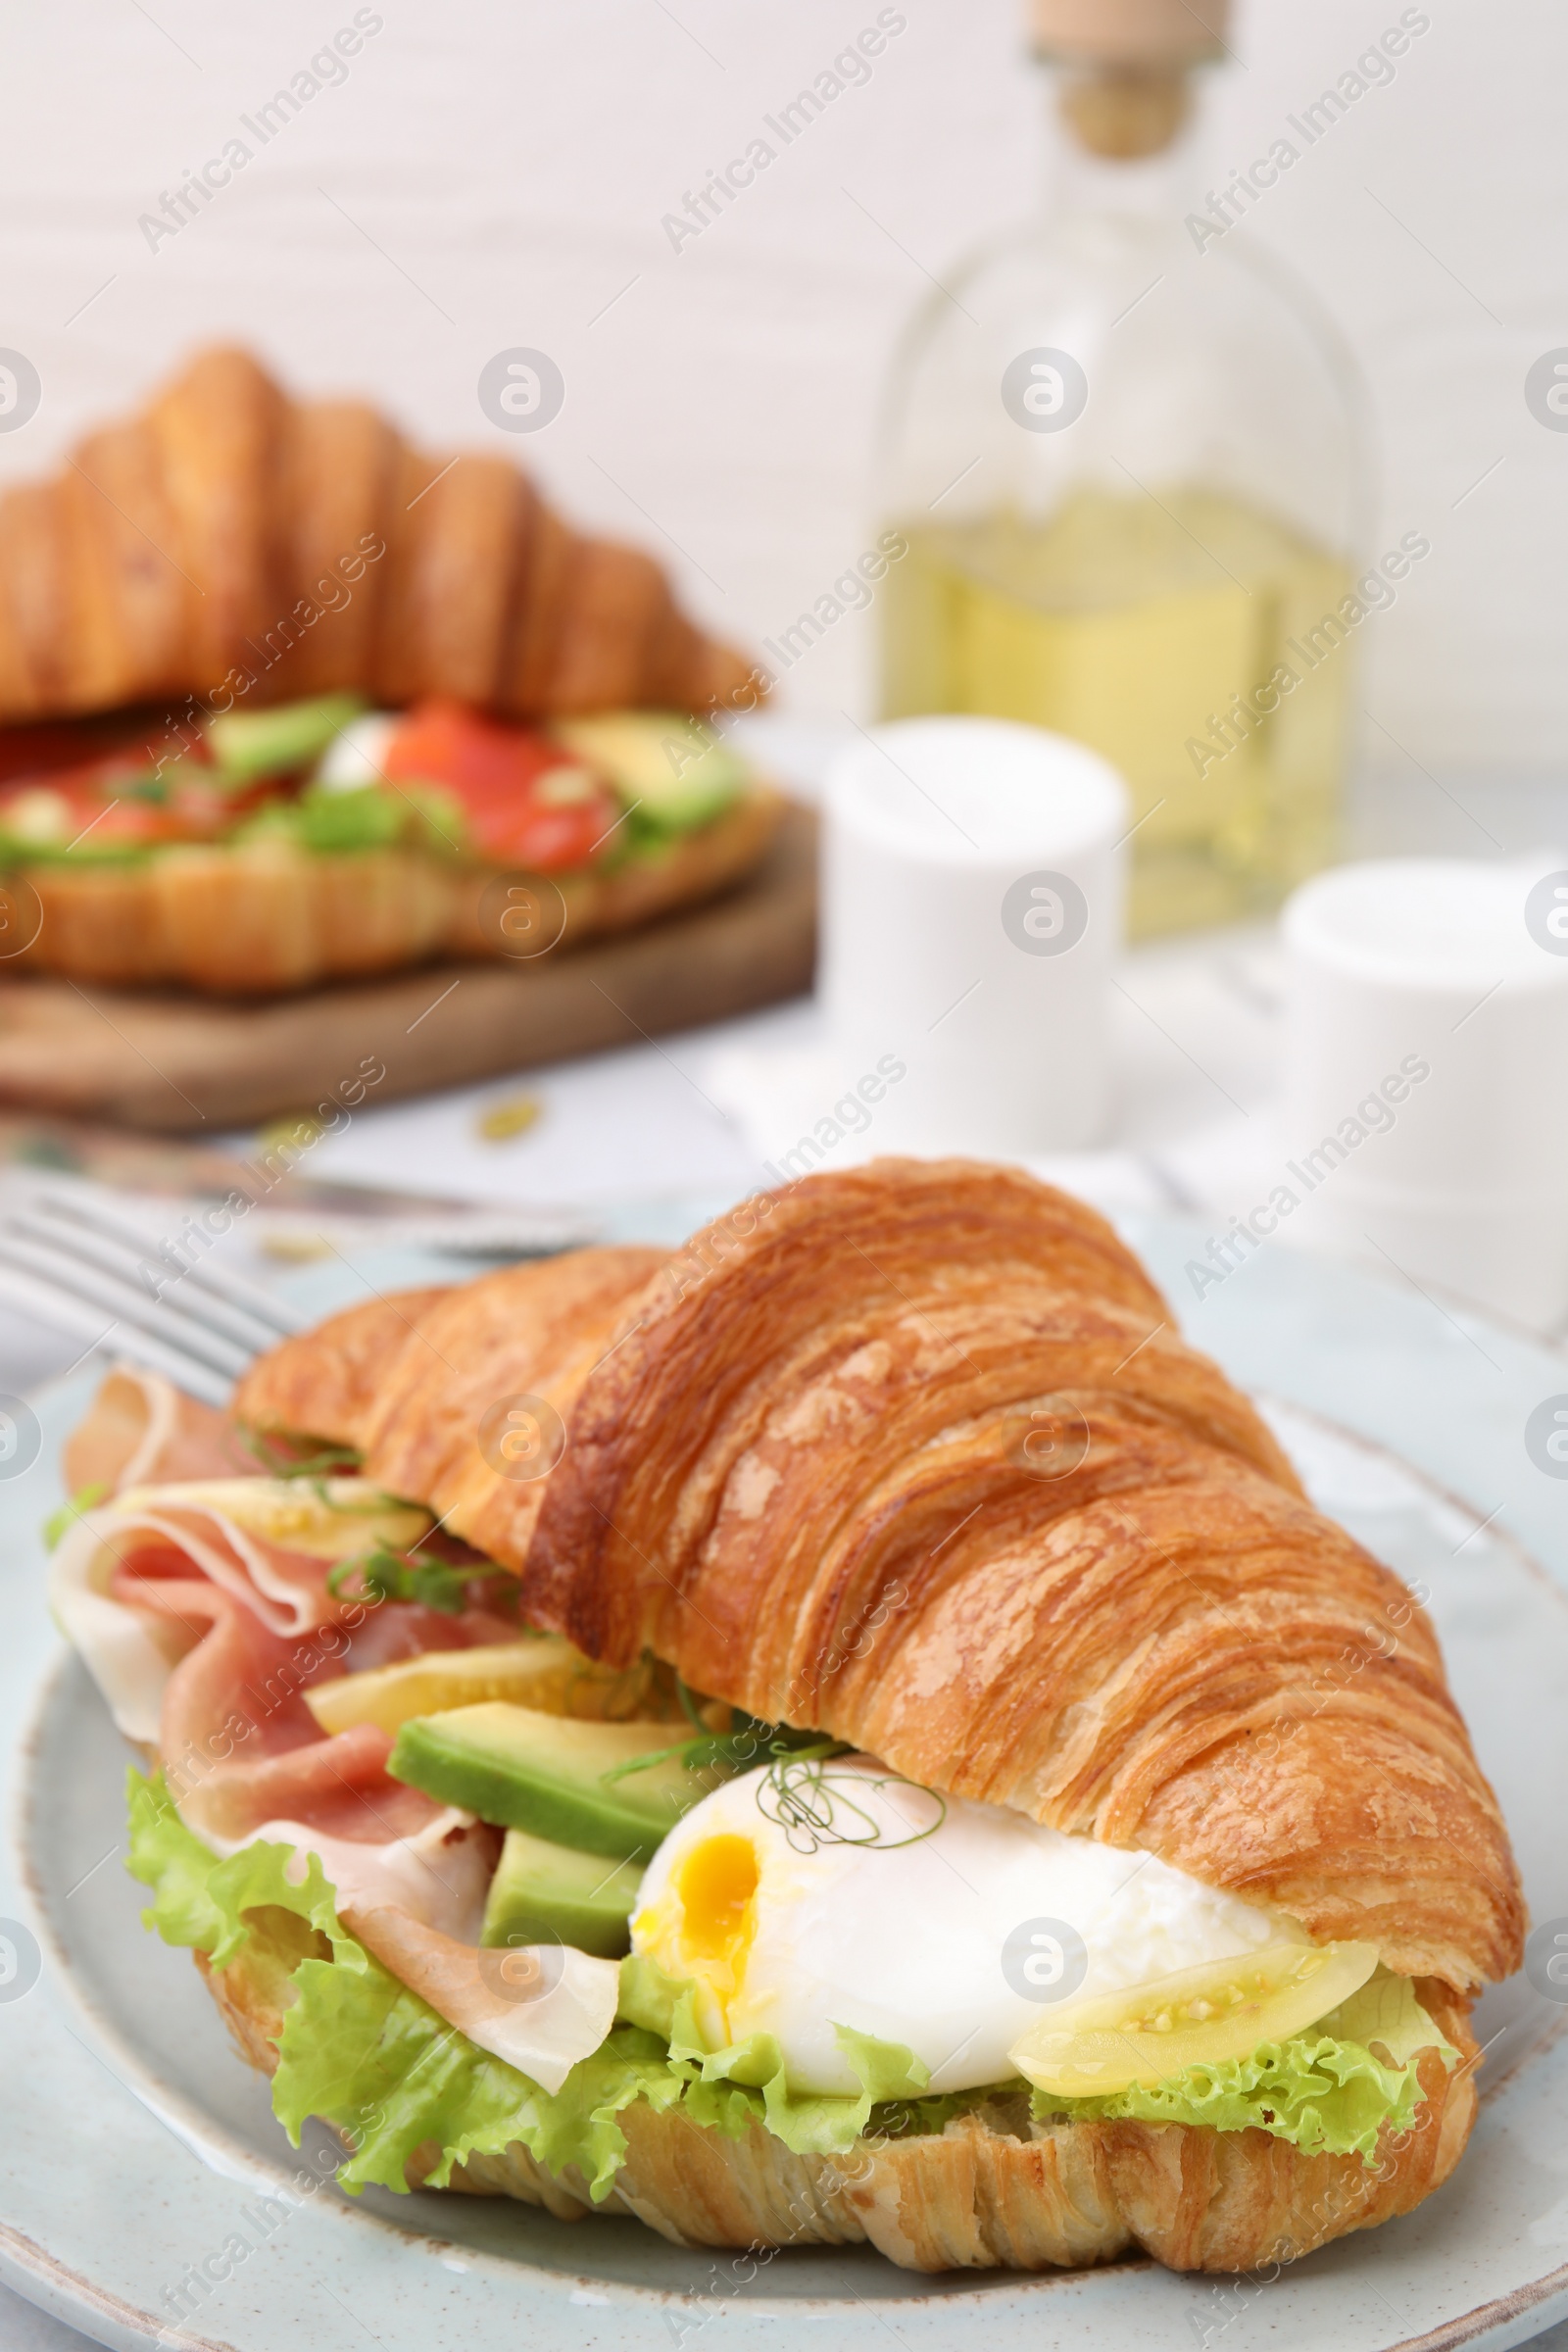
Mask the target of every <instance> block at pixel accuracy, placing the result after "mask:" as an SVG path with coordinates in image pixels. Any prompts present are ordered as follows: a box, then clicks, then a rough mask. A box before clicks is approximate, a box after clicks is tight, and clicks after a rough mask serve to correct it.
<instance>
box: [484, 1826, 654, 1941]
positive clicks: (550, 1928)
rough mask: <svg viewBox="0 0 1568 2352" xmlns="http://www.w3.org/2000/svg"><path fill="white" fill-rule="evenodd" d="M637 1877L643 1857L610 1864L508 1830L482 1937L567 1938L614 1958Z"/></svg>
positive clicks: (625, 1936) (626, 1936)
mask: <svg viewBox="0 0 1568 2352" xmlns="http://www.w3.org/2000/svg"><path fill="white" fill-rule="evenodd" d="M642 1882H643V1869H642V1864H641V1863H640V1862H607V1861H606V1859H605V1857H604V1855H603V1854H584V1853H580V1852H579V1851H578V1850H577V1849H576V1848H575V1847H573V1846H569V1845H554V1844H552V1843H551V1841H550V1840H549V1838H533V1837H530V1836H529V1834H528V1832H527V1831H526V1830H509V1831H508V1832H507V1841H506V1843H505V1845H504V1846H503V1847H502V1849H501V1860H500V1863H499V1864H498V1866H497V1869H496V1875H495V1877H494V1878H493V1879H492V1880H491V1882H490V1899H489V1901H488V1902H487V1903H486V1904H485V1907H484V1928H483V1931H482V1933H481V1935H480V1937H479V1941H480V1942H481V1943H503V1944H504V1943H569V1944H571V1945H572V1946H573V1947H574V1948H575V1949H576V1950H577V1951H579V1952H592V1953H594V1954H595V1956H596V1957H597V1958H599V1959H601V1960H618V1959H619V1958H620V1956H621V1954H622V1953H623V1952H625V1951H628V1950H629V1949H630V1946H631V1930H630V1926H629V1924H628V1923H629V1922H630V1919H631V1914H632V1909H633V1906H634V1905H635V1903H636V1901H637V1890H638V1888H639V1887H641V1885H642Z"/></svg>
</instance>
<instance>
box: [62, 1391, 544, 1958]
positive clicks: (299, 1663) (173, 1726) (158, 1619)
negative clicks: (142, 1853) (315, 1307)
mask: <svg viewBox="0 0 1568 2352" xmlns="http://www.w3.org/2000/svg"><path fill="white" fill-rule="evenodd" d="M164 1387H167V1384H159V1383H157V1382H156V1381H155V1380H154V1379H152V1378H149V1377H145V1376H142V1375H135V1376H130V1375H123V1374H118V1373H117V1374H112V1375H111V1376H110V1379H109V1381H107V1382H106V1383H105V1388H104V1391H102V1392H100V1397H99V1401H98V1405H97V1406H96V1407H95V1408H94V1413H93V1414H92V1415H91V1416H89V1420H88V1423H86V1424H84V1425H83V1426H84V1430H86V1431H91V1432H92V1433H93V1435H92V1442H91V1445H90V1446H87V1447H86V1448H85V1450H84V1451H83V1452H81V1453H78V1457H77V1459H76V1460H74V1461H73V1464H72V1466H71V1474H72V1476H73V1477H76V1476H78V1475H79V1474H80V1472H81V1470H82V1469H84V1468H88V1467H90V1468H91V1469H92V1470H93V1471H94V1472H95V1473H96V1474H97V1476H98V1479H99V1480H100V1482H101V1483H107V1484H112V1485H115V1486H116V1487H117V1488H118V1490H119V1492H118V1495H117V1498H116V1499H115V1500H113V1501H110V1502H107V1503H103V1504H100V1505H98V1506H96V1507H94V1508H92V1509H90V1510H88V1511H85V1512H84V1513H83V1514H82V1515H81V1517H80V1518H79V1519H77V1520H76V1522H75V1523H74V1524H73V1526H72V1528H71V1529H70V1530H69V1532H68V1533H67V1535H66V1537H65V1539H64V1541H63V1542H62V1543H61V1544H60V1546H59V1548H58V1550H57V1551H56V1553H55V1556H54V1561H53V1563H52V1567H51V1579H50V1596H51V1603H52V1605H53V1608H54V1611H55V1614H56V1617H57V1619H58V1621H59V1622H60V1624H61V1627H62V1630H63V1631H64V1632H65V1633H66V1634H67V1635H68V1637H69V1638H70V1639H71V1640H72V1641H73V1642H74V1644H75V1646H76V1647H77V1649H78V1650H79V1651H80V1653H81V1655H82V1657H83V1659H84V1660H85V1662H86V1664H87V1666H88V1668H89V1670H90V1671H91V1673H92V1674H93V1676H94V1678H95V1679H96V1680H97V1682H98V1684H99V1686H100V1688H101V1689H102V1691H103V1692H104V1695H105V1697H106V1698H107V1699H108V1701H109V1704H110V1706H111V1709H112V1711H113V1713H114V1717H115V1720H116V1722H117V1724H118V1725H119V1727H120V1729H121V1730H122V1731H123V1733H124V1734H125V1736H126V1737H127V1738H128V1739H130V1740H135V1741H136V1742H138V1743H139V1744H140V1745H142V1746H143V1747H144V1748H147V1749H151V1750H155V1751H156V1753H157V1755H158V1758H159V1760H160V1761H161V1763H162V1765H163V1768H164V1772H165V1775H166V1779H167V1781H168V1786H169V1789H170V1793H171V1794H172V1797H173V1799H174V1803H175V1805H176V1807H177V1809H178V1811H179V1813H180V1816H181V1818H182V1819H183V1820H184V1821H185V1822H186V1824H187V1825H188V1827H189V1828H191V1829H192V1830H193V1831H194V1832H195V1833H196V1835H197V1836H198V1837H200V1838H203V1839H204V1840H205V1841H206V1842H207V1843H208V1844H210V1845H211V1846H212V1847H213V1848H214V1850H215V1851H216V1852H218V1853H220V1854H228V1853H231V1852H233V1851H235V1850H236V1849H237V1848H238V1847H239V1846H241V1845H244V1844H248V1843H250V1842H252V1841H253V1840H255V1839H258V1838H268V1839H272V1840H275V1841H276V1842H278V1843H282V1844H288V1845H291V1846H293V1847H294V1848H295V1850H296V1854H297V1856H298V1862H297V1868H298V1870H299V1871H300V1872H301V1873H302V1874H303V1871H304V1867H305V1856H306V1854H308V1853H310V1852H315V1853H318V1854H319V1856H320V1859H321V1865H322V1868H323V1870H324V1871H325V1872H326V1874H327V1877H328V1878H329V1879H330V1880H331V1882H332V1884H333V1886H334V1887H336V1888H337V1889H338V1890H339V1894H340V1896H341V1899H342V1900H343V1901H345V1902H349V1901H352V1902H355V1903H359V1904H364V1905H366V1906H368V1907H371V1908H377V1907H388V1906H390V1907H393V1908H395V1909H396V1910H397V1911H398V1913H399V1914H400V1915H401V1916H403V1917H406V1918H408V1919H411V1920H412V1921H414V1922H415V1923H416V1924H417V1926H418V1927H419V1928H421V1929H423V1930H426V1931H428V1932H431V1933H439V1934H441V1935H443V1936H447V1937H450V1938H453V1939H455V1940H456V1941H458V1942H460V1943H466V1944H471V1943H473V1942H475V1941H476V1940H477V1937H478V1934H479V1925H480V1919H481V1916H482V1912H483V1905H484V1897H485V1891H486V1888H487V1886H488V1882H489V1879H490V1876H491V1873H492V1871H493V1869H494V1865H495V1859H496V1854H497V1850H498V1846H499V1837H498V1834H497V1833H496V1832H495V1831H493V1830H491V1829H488V1828H486V1827H484V1826H483V1825H482V1824H479V1823H477V1822H475V1821H474V1820H473V1819H472V1817H471V1816H470V1815H467V1814H465V1813H461V1812H458V1811H456V1810H454V1809H453V1808H451V1807H442V1806H439V1805H437V1804H435V1803H434V1802H432V1801H431V1800H430V1799H429V1798H427V1797H425V1796H423V1795H421V1794H420V1793H419V1792H418V1791H417V1789H409V1788H406V1787H405V1786H404V1785H403V1784H402V1783H401V1782H398V1781H394V1780H393V1779H391V1777H390V1776H389V1774H388V1773H387V1770H386V1760H387V1757H388V1754H389V1753H390V1750H391V1744H392V1742H391V1740H390V1737H389V1735H388V1734H387V1733H386V1732H385V1731H383V1730H381V1729H379V1728H378V1727H377V1726H375V1725H371V1724H359V1725H356V1726H354V1727H352V1728H351V1729H349V1730H347V1731H343V1732H339V1733H337V1734H335V1735H334V1736H332V1737H323V1736H322V1733H321V1731H320V1729H319V1725H318V1724H317V1721H316V1718H315V1717H314V1716H313V1714H312V1713H311V1710H310V1708H309V1706H308V1705H307V1704H306V1701H305V1698H304V1692H305V1691H307V1690H308V1689H309V1688H310V1687H311V1685H312V1684H313V1683H315V1682H318V1681H320V1680H324V1679H326V1678H327V1677H331V1676H337V1675H341V1674H343V1673H345V1672H347V1671H350V1670H354V1669H359V1668H364V1667H370V1666H377V1665H384V1664H386V1663H388V1662H390V1661H391V1660H393V1659H396V1658H402V1657H409V1656H414V1655H417V1654H419V1653H421V1652H424V1651H427V1650H434V1649H464V1648H468V1647H471V1646H473V1645H475V1644H479V1643H487V1642H497V1641H506V1640H508V1639H509V1638H515V1634H516V1631H517V1628H516V1624H515V1620H513V1619H511V1618H508V1617H505V1616H502V1615H501V1614H499V1613H498V1612H496V1611H494V1610H490V1609H485V1608H480V1607H471V1606H470V1607H467V1608H465V1609H464V1610H463V1611H462V1612H461V1613H457V1614H451V1613H447V1612H444V1611H437V1610H435V1609H432V1608H428V1607H423V1606H419V1605H416V1604H413V1603H409V1602H403V1601H395V1600H383V1601H381V1602H379V1603H375V1602H372V1601H371V1600H369V1599H368V1598H366V1597H364V1596H363V1594H362V1595H361V1596H356V1593H354V1592H350V1593H333V1592H332V1591H331V1590H330V1586H329V1578H330V1577H331V1574H332V1569H333V1564H334V1563H333V1558H332V1556H330V1555H331V1554H332V1552H333V1551H334V1550H335V1551H336V1553H337V1554H338V1556H340V1557H344V1558H354V1557H357V1556H360V1554H361V1553H363V1551H364V1550H365V1549H366V1548H368V1544H369V1543H370V1542H371V1541H372V1540H373V1539H374V1538H375V1537H376V1535H377V1533H378V1532H379V1534H380V1536H381V1538H382V1540H386V1541H390V1542H392V1543H393V1544H394V1546H395V1547H397V1548H403V1547H405V1546H406V1545H407V1544H410V1543H413V1542H417V1541H418V1540H420V1535H421V1531H425V1530H428V1527H429V1519H428V1514H427V1513H425V1512H423V1511H420V1510H412V1509H411V1508H410V1506H408V1505H403V1504H398V1503H396V1502H395V1501H391V1500H389V1499H388V1498H386V1497H384V1496H380V1495H377V1493H376V1491H375V1490H374V1489H373V1488H371V1487H369V1486H368V1484H366V1483H365V1482H347V1481H330V1482H327V1483H326V1485H325V1486H324V1487H319V1486H318V1485H317V1483H316V1482H306V1481H300V1482H295V1483H294V1484H293V1485H291V1486H282V1485H279V1484H278V1483H277V1482H273V1481H270V1480H266V1479H263V1480H262V1481H261V1482H260V1483H259V1484H252V1483H251V1474H253V1473H254V1471H255V1465H254V1464H249V1465H247V1469H246V1472H245V1473H243V1474H242V1473H241V1472H240V1470H239V1468H238V1466H237V1464H236V1463H235V1461H234V1459H233V1458H232V1454H231V1453H230V1452H229V1451H228V1450H227V1448H226V1432H225V1433H223V1434H222V1435H220V1433H219V1432H216V1431H215V1430H214V1429H213V1428H212V1427H211V1425H210V1424H209V1423H208V1422H207V1421H206V1420H205V1418H204V1415H205V1408H204V1407H201V1406H195V1407H191V1408H190V1410H189V1411H188V1412H187V1410H186V1409H185V1408H186V1407H187V1406H188V1404H189V1400H188V1399H185V1398H180V1397H177V1396H175V1395H174V1393H173V1392H172V1391H171V1392H170V1393H169V1396H164V1395H162V1394H161V1393H160V1390H161V1389H162V1388H164ZM171 1397H173V1403H172V1404H171V1401H170V1399H171ZM214 1418H215V1419H216V1416H215V1417H214ZM175 1465H177V1466H178V1467H179V1468H181V1469H182V1470H183V1471H184V1473H185V1475H184V1476H183V1478H181V1479H179V1480H177V1481H175V1480H171V1479H170V1478H169V1477H168V1476H167V1473H168V1471H169V1469H170V1468H171V1467H172V1466H175ZM242 1475H243V1476H244V1477H245V1484H244V1485H242V1486H236V1481H237V1479H239V1478H240V1477H241V1476H242ZM149 1479H151V1480H152V1481H154V1482H156V1483H149ZM362 1497H363V1499H362ZM278 1529H283V1530H285V1531H287V1532H288V1533H290V1534H292V1535H293V1536H294V1537H295V1539H296V1541H295V1544H293V1545H291V1544H288V1543H286V1542H280V1541H278V1540H277V1539H276V1535H275V1533H268V1532H263V1531H264V1530H273V1531H275V1530H278ZM347 1581H348V1583H349V1584H351V1585H353V1586H355V1587H356V1588H358V1587H359V1585H360V1580H359V1579H358V1578H350V1579H349V1580H347Z"/></svg>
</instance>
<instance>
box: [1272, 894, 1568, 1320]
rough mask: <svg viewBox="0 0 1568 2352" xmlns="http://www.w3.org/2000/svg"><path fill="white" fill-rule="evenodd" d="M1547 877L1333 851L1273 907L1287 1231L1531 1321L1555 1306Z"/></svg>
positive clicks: (1561, 1301) (1559, 1284)
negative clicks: (1283, 977) (1293, 1209)
mask: <svg viewBox="0 0 1568 2352" xmlns="http://www.w3.org/2000/svg"><path fill="white" fill-rule="evenodd" d="M1559 879H1560V881H1561V882H1562V884H1563V887H1564V898H1565V902H1568V874H1564V875H1562V876H1561V877H1559ZM1552 881H1553V877H1552V876H1550V875H1543V874H1542V873H1541V872H1540V870H1539V868H1527V867H1525V866H1522V865H1514V864H1502V863H1496V864H1492V863H1485V862H1481V861H1479V860H1478V861H1464V860H1459V859H1453V858H1390V859H1386V860H1378V861H1375V862H1370V863H1367V864H1363V865H1349V866H1340V867H1337V868H1335V869H1334V870H1333V871H1331V872H1329V873H1326V874H1320V875H1319V876H1318V877H1317V878H1316V880H1314V881H1311V882H1308V883H1306V884H1305V885H1304V886H1303V887H1302V888H1301V889H1300V890H1299V891H1298V892H1297V893H1296V895H1295V897H1294V898H1293V899H1292V900H1291V902H1290V904H1289V906H1288V907H1286V910H1285V916H1284V925H1283V929H1284V940H1285V948H1286V968H1287V983H1286V1001H1287V1086H1286V1113H1285V1115H1286V1127H1287V1150H1288V1152H1290V1154H1291V1161H1290V1162H1288V1165H1289V1164H1294V1166H1295V1168H1296V1169H1297V1171H1298V1172H1299V1179H1300V1182H1299V1189H1300V1191H1301V1193H1302V1195H1303V1198H1302V1203H1301V1209H1300V1211H1299V1213H1298V1214H1296V1215H1294V1216H1293V1217H1292V1219H1291V1230H1292V1233H1293V1236H1294V1238H1297V1239H1301V1240H1306V1241H1313V1242H1317V1243H1320V1244H1322V1245H1324V1246H1327V1247H1331V1248H1334V1249H1337V1250H1342V1251H1350V1252H1353V1253H1354V1254H1356V1255H1358V1256H1361V1257H1364V1258H1366V1259H1368V1260H1369V1261H1370V1262H1371V1263H1372V1264H1374V1265H1378V1264H1381V1265H1382V1266H1383V1268H1384V1270H1385V1271H1386V1272H1393V1273H1397V1274H1399V1275H1402V1276H1404V1277H1405V1278H1406V1279H1407V1280H1409V1281H1410V1282H1412V1283H1415V1284H1417V1285H1420V1286H1426V1285H1429V1284H1435V1285H1437V1286H1439V1287H1440V1288H1441V1289H1444V1290H1446V1291H1450V1292H1454V1293H1457V1294H1458V1295H1459V1296H1461V1297H1464V1298H1468V1299H1474V1300H1476V1301H1477V1302H1478V1303H1479V1304H1481V1305H1484V1306H1490V1307H1492V1308H1494V1309H1495V1310H1496V1311H1497V1312H1499V1313H1502V1314H1504V1315H1507V1316H1508V1317H1509V1318H1510V1319H1511V1320H1513V1321H1516V1322H1520V1323H1524V1324H1527V1325H1530V1326H1532V1327H1534V1328H1535V1329H1538V1330H1543V1331H1549V1330H1552V1329H1554V1328H1555V1327H1556V1325H1557V1324H1558V1323H1559V1322H1560V1321H1561V1320H1562V1318H1563V1317H1564V1315H1568V926H1563V925H1561V924H1560V923H1558V924H1557V925H1556V927H1555V928H1554V927H1553V924H1554V913H1555V903H1554V902H1553V901H1552V896H1551V893H1552ZM1294 1181H1296V1180H1295V1179H1294V1178H1293V1182H1294ZM1308 1187H1310V1190H1308Z"/></svg>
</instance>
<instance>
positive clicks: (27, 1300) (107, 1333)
mask: <svg viewBox="0 0 1568 2352" xmlns="http://www.w3.org/2000/svg"><path fill="white" fill-rule="evenodd" d="M0 1298H5V1299H10V1301H11V1302H12V1304H13V1305H14V1306H19V1307H21V1308H22V1310H23V1312H24V1313H25V1314H29V1315H34V1316H36V1318H37V1319H38V1321H39V1322H40V1323H47V1324H49V1325H50V1326H51V1327H52V1328H53V1329H55V1330H56V1331H68V1332H70V1333H71V1334H72V1335H73V1337H74V1338H77V1339H84V1340H86V1341H87V1342H88V1346H87V1347H86V1348H84V1349H83V1350H82V1355H83V1356H85V1355H89V1354H91V1352H92V1349H93V1348H95V1347H103V1346H104V1345H105V1344H106V1343H107V1342H108V1341H110V1340H116V1342H117V1352H118V1353H120V1354H122V1355H125V1356H128V1357H129V1358H130V1359H131V1360H132V1361H133V1362H135V1363H143V1364H146V1365H148V1366H149V1367H150V1368H151V1369H152V1370H153V1371H155V1372H163V1373H165V1374H167V1375H168V1377H169V1378H170V1379H171V1380H172V1381H173V1382H174V1384H175V1386H176V1387H178V1388H181V1389H184V1390H185V1391H186V1392H187V1393H188V1394H189V1395H190V1396H192V1397H200V1398H201V1399H202V1401H203V1403H205V1404H216V1405H222V1404H226V1403H227V1401H228V1394H229V1388H230V1385H231V1384H230V1383H229V1382H228V1381H227V1380H225V1379H223V1377H222V1376H221V1374H220V1373H217V1372H215V1371H213V1370H212V1369H211V1367H210V1366H208V1365H206V1364H203V1363H199V1362H198V1361H197V1360H196V1358H195V1357H194V1356H192V1355H188V1354H186V1352H185V1351H184V1349H183V1348H172V1347H169V1346H166V1345H165V1343H164V1342H163V1341H162V1340H160V1339H158V1338H157V1337H156V1336H155V1335H154V1334H152V1333H149V1332H144V1331H137V1332H124V1331H123V1329H122V1326H121V1325H120V1324H119V1323H110V1324H109V1325H108V1326H107V1327H105V1326H104V1325H103V1324H102V1322H101V1319H100V1317H99V1316H98V1315H97V1314H96V1313H95V1312H93V1310H92V1309H91V1308H90V1307H89V1306H87V1305H86V1304H85V1303H84V1302H83V1301H82V1300H80V1299H74V1298H73V1297H71V1295H70V1294H69V1293H67V1292H64V1291H62V1290H60V1289H58V1288H57V1287H56V1285H55V1284H54V1283H52V1282H37V1281H35V1280H33V1279H32V1278H31V1277H30V1276H28V1275H26V1274H24V1273H22V1272H20V1271H19V1270H18V1269H17V1268H16V1267H14V1266H10V1265H7V1264H6V1263H4V1261H3V1260H0ZM81 1360H82V1357H81V1356H78V1357H77V1359H76V1361H77V1363H79V1362H80V1361H81ZM72 1369H73V1371H74V1369H75V1366H74V1365H73V1366H72Z"/></svg>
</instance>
